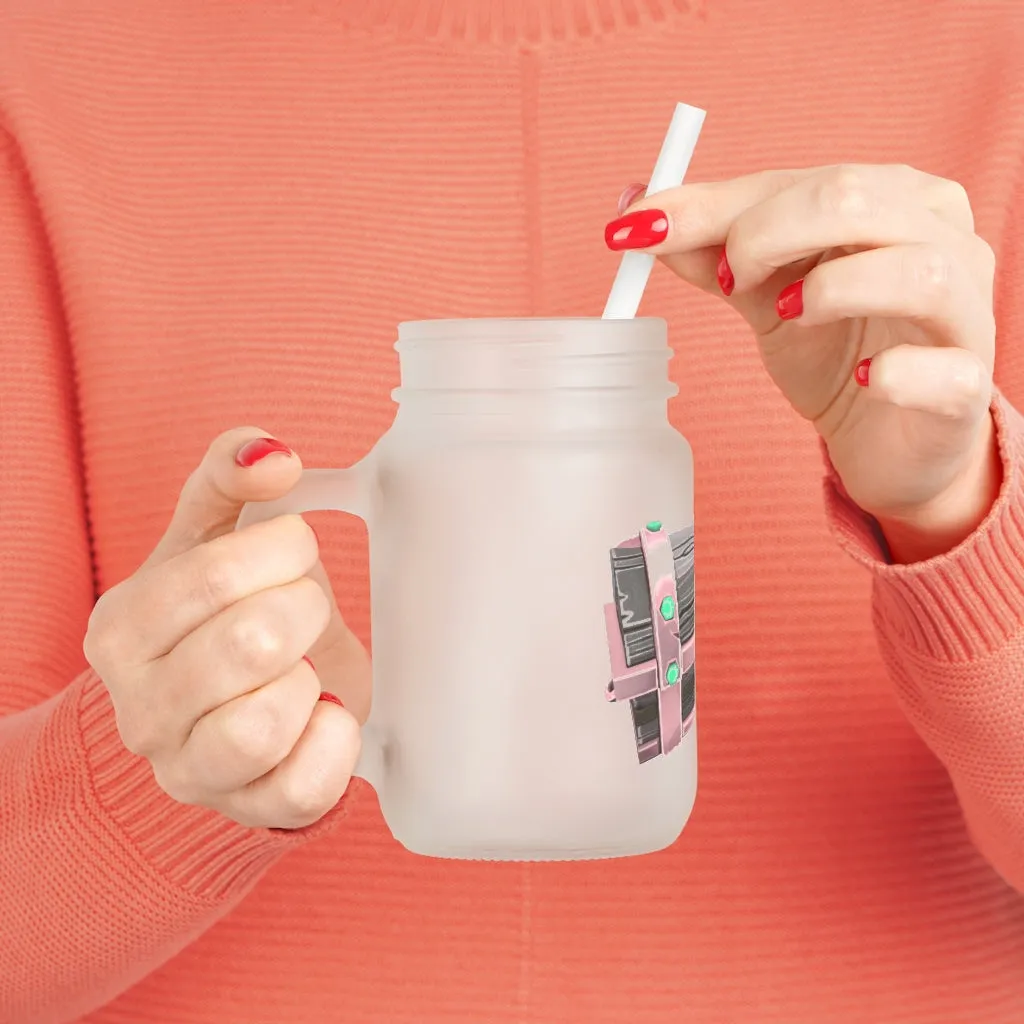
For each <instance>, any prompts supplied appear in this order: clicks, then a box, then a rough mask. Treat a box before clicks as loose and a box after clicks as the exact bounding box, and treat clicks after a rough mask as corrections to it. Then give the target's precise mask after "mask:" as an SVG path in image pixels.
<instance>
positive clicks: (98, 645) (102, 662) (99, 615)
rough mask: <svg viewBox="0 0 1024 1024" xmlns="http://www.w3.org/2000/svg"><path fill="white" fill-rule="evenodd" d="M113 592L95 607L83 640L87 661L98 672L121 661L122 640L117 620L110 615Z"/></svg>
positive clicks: (83, 651) (83, 649)
mask: <svg viewBox="0 0 1024 1024" xmlns="http://www.w3.org/2000/svg"><path fill="white" fill-rule="evenodd" d="M110 593H111V591H107V593H106V594H104V595H103V596H102V597H100V598H99V600H98V601H97V602H96V603H95V604H94V605H93V609H92V612H91V613H90V615H89V621H88V623H87V625H86V630H85V637H84V638H83V640H82V653H83V654H84V655H85V660H86V661H87V662H88V663H89V664H90V665H91V666H92V667H93V668H94V669H96V670H97V671H99V670H100V668H101V667H103V666H108V665H115V664H117V662H118V661H119V660H120V657H119V655H120V649H121V640H120V636H119V632H118V630H117V627H116V621H117V620H116V618H115V617H114V616H112V615H110V614H108V612H109V608H110V600H111V599H110V597H109V596H108V595H109V594H110Z"/></svg>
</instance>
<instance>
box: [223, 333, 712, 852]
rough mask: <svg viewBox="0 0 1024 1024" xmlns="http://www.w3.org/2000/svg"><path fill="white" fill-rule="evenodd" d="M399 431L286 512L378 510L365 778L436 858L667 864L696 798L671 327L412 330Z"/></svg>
mask: <svg viewBox="0 0 1024 1024" xmlns="http://www.w3.org/2000/svg"><path fill="white" fill-rule="evenodd" d="M398 334H399V338H398V344H397V346H396V348H397V350H398V352H399V358H400V365H401V386H400V387H399V388H398V389H396V390H395V392H394V393H393V396H392V397H393V398H394V400H395V402H396V403H397V405H398V410H397V413H396V416H395V419H394V421H393V423H392V425H391V427H390V428H389V429H388V431H387V432H386V433H385V434H384V435H383V437H381V439H380V440H379V441H378V442H377V444H376V445H375V447H374V448H373V450H372V451H371V452H370V453H369V454H368V455H367V456H366V457H365V458H364V459H362V460H361V461H360V462H359V463H357V464H356V465H354V466H352V467H350V468H347V469H310V470H307V471H305V473H304V474H303V477H302V479H301V481H300V482H299V484H297V485H296V487H295V488H294V489H293V490H292V491H291V492H290V493H289V494H288V495H287V496H286V497H285V498H284V499H282V500H279V501H274V502H263V503H259V504H250V505H248V506H247V507H246V509H245V510H244V511H243V515H242V517H241V518H240V520H239V528H241V527H243V526H245V525H246V524H248V523H250V522H253V521H255V520H256V519H266V518H269V517H270V516H273V515H278V514H280V513H282V512H304V511H310V510H314V509H335V510H339V511H343V512H347V513H350V514H353V515H357V516H361V517H362V518H363V519H364V520H365V521H366V523H367V526H368V532H369V543H370V588H371V616H372V617H371V623H372V626H371V628H372V635H373V652H372V653H373V678H374V691H373V708H372V711H371V713H370V718H369V721H368V722H367V724H366V726H365V728H364V731H363V753H362V755H361V758H360V763H359V766H358V769H357V774H358V775H359V776H361V777H362V778H365V779H366V780H367V781H368V782H369V783H370V784H371V785H372V786H373V787H374V788H375V790H376V791H377V794H378V797H379V800H380V807H381V811H382V813H383V815H384V818H385V820H386V821H387V824H388V827H389V828H390V829H391V832H392V834H393V835H394V837H395V839H397V840H398V842H400V843H401V844H402V845H403V846H405V847H406V848H407V849H409V850H411V851H413V852H414V853H420V854H426V855H429V856H436V857H459V858H474V859H476V858H483V859H494V860H568V859H585V858H592V857H621V856H628V855H632V854H641V853H648V852H651V851H654V850H658V849H661V848H663V847H665V846H667V845H669V844H671V843H672V842H673V841H674V840H675V839H676V838H677V837H678V836H679V834H680V832H681V831H682V829H683V826H684V825H685V824H686V821H687V818H688V817H689V815H690V811H691V808H692V806H693V802H694V797H695V794H696V784H697V752H696V728H695V700H694V653H693V652H694V641H693V633H694V630H693V461H692V456H691V452H690V447H689V445H688V444H687V442H686V440H685V439H684V438H683V437H682V436H681V435H680V434H679V433H678V432H677V431H676V430H675V429H673V427H672V426H671V425H670V424H669V421H668V416H667V403H668V399H669V398H670V397H672V396H673V395H674V394H675V393H676V391H677V389H676V388H675V387H674V385H672V384H671V383H670V381H669V379H668V359H669V357H670V355H671V352H670V349H669V347H668V344H667V331H666V325H665V322H664V321H663V320H658V319H635V320H600V319H507V320H500V319H480V320H435V321H422V322H414V323H403V324H402V325H401V326H400V327H399V332H398Z"/></svg>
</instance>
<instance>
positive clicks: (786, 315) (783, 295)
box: [775, 278, 804, 320]
mask: <svg viewBox="0 0 1024 1024" xmlns="http://www.w3.org/2000/svg"><path fill="white" fill-rule="evenodd" d="M775 309H776V311H777V312H778V314H779V319H780V320H795V319H796V318H797V317H798V316H800V314H801V313H803V311H804V281H803V278H801V279H800V280H799V281H794V282H793V283H792V284H790V285H786V287H785V288H783V289H782V291H781V292H779V297H778V298H777V299H776V300H775Z"/></svg>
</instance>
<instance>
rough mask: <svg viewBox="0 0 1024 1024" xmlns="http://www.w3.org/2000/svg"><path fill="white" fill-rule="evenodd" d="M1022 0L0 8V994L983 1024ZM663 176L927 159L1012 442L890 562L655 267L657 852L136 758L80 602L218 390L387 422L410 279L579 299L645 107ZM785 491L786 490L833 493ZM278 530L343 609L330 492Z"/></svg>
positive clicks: (1006, 588)
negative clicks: (670, 697)
mask: <svg viewBox="0 0 1024 1024" xmlns="http://www.w3.org/2000/svg"><path fill="white" fill-rule="evenodd" d="M1022 55H1024V5H1022V4H1020V3H1019V0H1005V2H996V0H993V2H988V3H972V2H963V3H957V2H940V3H936V2H931V3H924V2H923V0H922V2H920V3H895V4H894V3H891V2H890V0H863V2H860V3H857V4H848V3H847V4H842V3H825V4H813V5H807V4H806V3H803V2H799V0H703V2H694V3H687V2H684V0H446V2H441V0H404V2H403V0H387V2H383V0H382V2H380V3H375V2H368V0H260V2H255V0H250V2H243V0H175V2H174V3H171V4H169V3H165V2H160V0H61V2H58V0H0V502H2V506H0V601H2V605H0V610H2V622H0V1022H2V1024H38V1022H69V1021H86V1022H89V1024H149V1022H168V1024H215V1022H216V1024H280V1022H287V1024H319V1022H355V1024H361V1022H367V1024H383V1022H387V1024H440V1022H445V1024H455V1022H459V1024H501V1022H508V1024H513V1022H516V1024H526V1022H529V1024H646V1022H654V1021H671V1022H686V1024H734V1022H738V1024H748V1022H749V1024H853V1022H861V1024H926V1022H927V1024H1020V1022H1021V1021H1022V1020H1024V895H1022V892H1021V890H1024V568H1022V557H1024V426H1022V421H1021V419H1020V418H1019V416H1018V414H1017V413H1016V412H1015V411H1014V410H1013V405H1012V404H1013V403H1016V404H1019V405H1020V404H1024V240H1022V239H1024V76H1022V72H1021V65H1022V60H1024V58H1022ZM680 99H681V100H686V101H688V102H691V103H695V104H699V105H701V106H703V107H705V108H707V110H708V111H709V115H708V120H707V124H706V127H705V130H704V133H703V136H702V139H701V143H700V146H699V148H698V151H697V155H696V159H695V160H694V164H693V167H692V176H693V178H694V179H695V180H696V179H705V180H706V179H718V178H728V177H733V176H735V175H738V174H741V173H747V172H752V171H756V170H760V169H764V168H770V167H783V166H806V165H817V164H825V163H834V162H838V161H843V160H854V161H865V162H872V163H889V162H893V163H897V162H898V163H903V162H905V163H910V164H913V165H915V166H918V167H920V168H922V169H925V170H928V171H931V172H934V173H938V174H941V175H944V176H947V177H954V178H956V179H958V180H960V181H962V182H963V183H964V184H965V185H966V186H967V188H968V190H969V192H970V194H971V196H972V199H973V202H974V208H975V213H976V219H977V224H978V231H979V233H980V234H981V235H983V236H984V237H985V238H986V239H987V240H988V241H989V242H990V243H991V244H992V245H993V246H994V248H995V250H996V252H997V256H998V259H999V267H1000V269H999V275H998V280H997V293H996V309H997V315H998V322H999V343H1000V348H999V355H998V358H997V382H998V384H999V386H1000V392H1001V394H1000V397H999V398H998V399H997V400H996V402H995V403H994V406H993V408H994V414H995V416H996V422H997V425H998V433H999V440H1000V446H1001V451H1002V456H1003V460H1004V466H1005V483H1004V486H1003V490H1002V493H1001V495H1000V497H999V500H998V502H997V504H996V506H995V507H994V509H993V511H992V514H991V515H990V516H989V518H988V519H987V520H986V522H985V523H984V524H983V525H982V527H981V528H980V529H979V531H978V532H977V533H976V534H975V535H973V536H972V537H970V538H969V539H968V540H967V541H966V542H965V543H964V544H962V545H961V546H960V547H959V548H957V549H956V550H954V551H952V552H951V553H949V554H948V555H946V556H943V557H941V558H937V559H935V560H933V561H930V562H926V563H923V564H918V565H910V566H891V565H886V564H885V563H884V559H883V557H882V555H881V553H880V551H879V550H878V548H877V546H876V545H875V542H874V541H873V539H872V533H871V531H870V529H869V524H868V523H867V522H866V520H865V519H864V517H863V516H862V515H861V514H859V513H858V511H857V510H856V509H853V508H852V507H850V506H849V505H848V504H847V503H846V501H845V500H844V499H843V497H842V496H841V494H840V492H839V490H838V489H837V488H836V486H835V484H834V482H832V481H831V480H828V479H827V478H825V482H824V488H823V484H822V482H823V478H824V471H823V467H822V460H821V457H820V453H819V448H818V444H817V441H816V438H815V436H814V434H813V432H812V430H811V429H810V428H809V427H808V426H807V425H806V424H805V423H803V422H802V421H800V420H799V419H798V418H797V417H796V416H795V415H794V414H793V413H792V412H791V410H790V409H789V407H788V406H787V405H786V403H785V401H784V400H783V399H782V398H781V396H780V395H779V394H778V393H777V392H776V390H775V389H774V388H773V386H772V384H771V382H770V381H769V380H768V378H767V377H766V375H765V373H764V372H763V370H762V368H761V365H760V362H759V359H758V355H757V352H756V349H755V346H754V344H753V342H752V339H751V337H750V335H749V333H748V330H747V328H746V327H745V325H744V324H743V323H742V322H741V321H740V320H739V318H738V317H737V316H736V315H735V314H734V313H732V312H731V311H730V310H729V309H728V307H727V306H726V305H725V304H724V303H722V302H721V301H720V300H718V299H716V298H715V297H713V296H706V295H703V294H700V293H698V292H696V291H695V290H693V289H691V288H688V287H687V286H685V285H684V284H682V283H681V282H679V281H678V280H676V279H675V278H673V277H672V275H671V274H669V273H668V272H667V271H665V270H664V269H663V268H660V267H659V268H656V270H655V273H654V275H653V280H652V283H651V286H650V288H649V290H648V293H647V296H646V298H645V301H644V307H643V308H644V311H645V312H647V313H649V314H653V315H662V316H665V317H666V318H667V319H668V320H669V323H670V329H671V332H672V337H673V340H674V344H675V347H676V351H677V358H676V360H675V361H674V363H673V367H674V369H673V372H674V374H675V376H676V378H677V380H678V381H679V383H680V384H681V388H682V393H681V395H680V397H679V398H678V399H676V400H674V401H673V402H672V404H671V417H672V419H673V422H674V423H675V425H676V426H677V427H678V428H679V429H681V430H682V431H683V433H684V434H686V436H687V437H688V438H689V440H690V442H691V444H692V445H693V448H694V451H695V455H696V473H697V503H696V518H697V535H698V542H697V552H698V555H697V558H698V563H697V564H698V576H699V585H698V594H699V599H698V623H697V632H698V636H699V643H700V648H701V657H700V672H699V678H698V705H699V714H700V719H701V773H702V774H701V780H700V792H699V795H698V799H697V807H696V809H695V812H694V815H693V818H692V819H691V822H690V824H689V825H688V827H687V829H686V831H685V832H684V834H683V836H682V837H681V839H680V840H679V842H677V843H676V844H675V845H674V846H673V847H672V848H671V849H668V850H665V851H664V852H662V853H659V854H656V855H652V856H649V857H645V858H637V859H632V860H623V861H602V862H590V863H578V864H572V863H569V864H554V865H550V864H525V865H524V864H486V863H460V862H447V861H439V860H431V859H427V858H419V857H415V856H413V855H411V854H408V853H406V852H405V851H404V850H403V849H401V848H400V847H399V846H398V845H397V844H396V843H395V842H394V841H393V840H392V839H391V837H390V835H389V833H388V831H387V829H386V827H385V825H384V823H383V821H382V819H381V816H380V813H379V809H378V806H377V801H376V799H375V796H374V794H373V791H372V790H371V789H369V788H368V787H365V786H363V785H362V784H361V783H355V784H353V786H352V787H351V788H350V791H349V794H348V797H347V798H346V799H345V800H343V801H342V803H341V804H340V805H339V807H338V809H337V810H336V811H334V812H332V813H331V814H330V815H328V817H327V819H325V820H324V822H323V823H321V824H320V825H318V826H314V827H313V828H312V829H310V830H307V831H304V832H300V833H297V834H282V833H273V832H269V831H259V830H246V829H244V828H242V827H240V826H237V825H235V824H233V823H232V822H229V821H227V820H226V819H223V818H221V817H219V816H217V815H215V814H213V813H209V812H206V811H203V810H199V809H195V808H188V807H183V806H179V805H177V804H175V803H173V802H172V801H171V800H170V799H168V798H167V797H166V796H164V795H163V793H162V792H161V791H160V790H159V789H158V788H157V786H156V784H155V783H154V781H153V779H152V777H151V775H150V772H149V770H148V766H147V764H146V763H145V762H143V761H140V760H139V759H137V758H135V757H133V756H132V755H130V754H128V753H127V752H126V751H125V750H124V749H123V747H122V746H121V744H120V742H119V739H118V734H117V730H116V727H115V722H114V718H113V715H112V712H111V707H110V704H109V702H108V699H107V696H106V693H105V690H104V687H103V685H102V683H100V682H99V681H98V680H97V678H96V677H95V675H94V674H93V673H92V672H91V671H90V670H89V669H88V668H87V666H86V663H85V660H84V658H83V654H82V638H83V635H84V633H85V629H86V622H87V619H88V616H89V613H90V609H91V607H92V606H93V603H94V601H95V599H96V596H97V594H98V593H101V592H103V591H104V590H105V589H106V588H109V587H110V586H111V585H113V584H115V583H116V582H118V581H119V580H121V579H123V578H124V577H125V576H127V575H129V574H130V573H132V572H133V571H134V570H135V568H136V567H137V566H138V564H139V563H140V562H141V561H142V560H143V559H144V558H145V556H146V555H147V553H148V552H149V551H150V549H151V548H152V546H153V545H154V543H155V542H156V541H157V539H158V538H159V536H160V535H161V533H162V532H163V530H164V528H165V525H166V523H167V520H168V517H169V515H170V513H171V510H172V508H173V507H174V504H175V501H176V497H177V493H178V490H179V488H180V486H181V484H182V482H183V480H184V478H185V476H186V475H187V474H188V472H189V471H190V469H191V468H192V467H193V466H194V465H195V464H196V463H197V462H198V460H199V458H200V456H201V455H202V453H203V451H204V449H205V447H206V446H207V444H208V443H209V441H210V440H211V439H212V438H213V437H214V436H215V435H216V434H218V433H219V432H220V431H222V430H224V429H227V428H228V427H231V426H235V425H240V424H257V425H259V426H261V427H263V428H265V429H266V430H268V431H273V432H274V433H276V434H277V435H278V436H280V437H281V438H283V439H285V440H286V441H288V442H289V443H290V444H292V445H293V446H295V448H296V449H297V450H298V451H299V452H300V453H301V455H302V457H303V459H304V460H305V462H306V464H307V465H345V464H347V463H350V462H352V461H353V460H356V459H358V458H359V457H360V456H361V455H363V454H364V453H365V452H366V451H367V450H368V449H369V448H370V447H371V446H372V445H373V444H374V442H375V441H376V439H377V438H378V436H379V435H380V434H381V433H382V432H383V431H384V430H385V428H386V427H387V426H388V424H389V422H390V418H391V416H392V409H393V407H392V405H391V404H390V401H389V390H390V389H391V387H392V386H394V384H395V383H396V379H397V361H396V356H395V353H394V351H393V349H392V343H393V340H394V337H395V325H396V323H397V322H398V321H400V320H404V319H415V318H427V317H439V316H457V317H458V316H461V317H469V316H482V315H512V316H522V315H593V314H599V312H600V310H601V307H602V304H603V300H604V297H605V295H606V294H607V289H608V286H609V284H610V282H611V279H612V276H613V274H614V271H615V267H616V263H617V257H615V256H613V255H612V254H610V253H609V252H608V251H607V250H606V249H605V247H604V244H603V241H602V229H603V226H604V223H605V222H606V221H607V220H608V219H609V218H610V217H611V216H613V215H614V204H615V199H616V197H617V195H618V193H619V191H620V190H621V188H622V187H623V185H624V184H626V183H627V182H629V181H632V180H638V179H639V180H643V175H644V174H646V173H647V172H648V171H649V168H650V167H651V165H652V163H653V160H654V157H655V155H656V154H657V150H658V146H659V144H660V140H661V136H662V134H663V132H664V129H665V126H666V124H667V120H668V117H669V114H670V113H671V109H672V104H673V103H674V102H675V101H676V100H680ZM823 494H824V501H823ZM313 521H314V522H315V523H316V525H317V527H318V529H319V530H320V533H321V537H322V540H323V549H324V562H325V564H326V566H327V569H328V572H329V573H330V575H331V577H332V579H333V581H334V584H335V589H336V591H337V595H338V600H339V604H340V607H341V610H342V612H343V614H344V615H345V617H346V618H347V619H348V621H349V622H350V623H351V624H352V626H353V628H354V629H355V630H356V632H357V633H358V634H359V635H360V636H361V637H362V638H363V639H364V640H366V641H368V640H369V616H368V604H367V567H366V551H365V543H364V538H363V536H362V533H361V529H360V526H359V525H358V524H357V523H356V522H355V521H353V520H350V519H348V518H346V517H343V516H330V515H323V516H319V517H314V518H313Z"/></svg>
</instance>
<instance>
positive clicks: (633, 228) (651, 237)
mask: <svg viewBox="0 0 1024 1024" xmlns="http://www.w3.org/2000/svg"><path fill="white" fill-rule="evenodd" d="M667 236H668V217H666V216H665V213H664V211H663V210H637V211H636V212H635V213H627V214H626V216H625V217H619V218H618V219H617V220H613V221H611V222H610V223H609V224H608V225H607V226H606V227H605V229H604V241H605V245H607V246H608V248H609V249H614V250H615V251H616V252H618V251H619V250H621V249H646V248H648V246H651V245H657V244H658V243H659V242H664V241H665V239H666V237H667Z"/></svg>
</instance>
